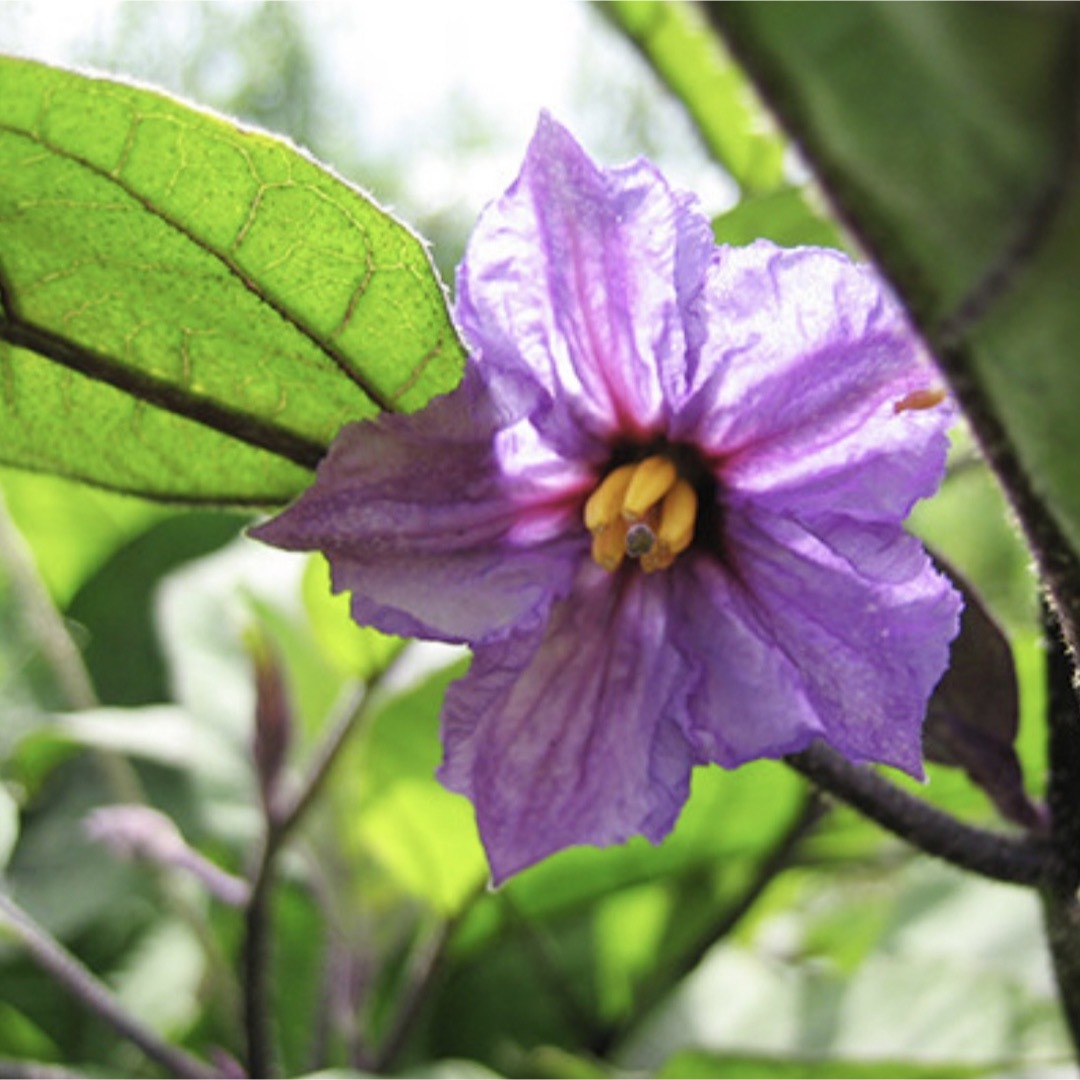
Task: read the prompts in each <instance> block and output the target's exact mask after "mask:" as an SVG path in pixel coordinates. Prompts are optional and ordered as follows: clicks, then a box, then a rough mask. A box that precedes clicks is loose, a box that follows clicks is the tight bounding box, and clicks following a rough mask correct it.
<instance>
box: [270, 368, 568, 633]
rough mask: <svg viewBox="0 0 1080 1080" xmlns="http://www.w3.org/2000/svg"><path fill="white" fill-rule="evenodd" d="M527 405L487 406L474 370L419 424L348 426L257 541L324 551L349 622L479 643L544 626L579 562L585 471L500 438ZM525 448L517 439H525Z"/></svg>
mask: <svg viewBox="0 0 1080 1080" xmlns="http://www.w3.org/2000/svg"><path fill="white" fill-rule="evenodd" d="M526 404H527V401H526V400H525V399H524V398H523V399H521V400H518V401H516V402H515V401H512V400H511V399H510V398H508V397H506V396H504V397H503V399H502V400H501V401H499V402H498V403H496V402H494V401H493V400H492V398H491V396H490V394H489V393H488V391H487V389H486V387H485V386H484V385H483V383H482V381H481V379H480V378H479V376H478V374H477V373H476V371H475V370H474V369H470V371H469V372H468V374H467V375H466V379H465V381H464V382H463V384H462V386H461V387H460V388H459V389H458V390H456V391H455V392H454V393H452V394H449V395H447V396H446V397H444V398H440V399H438V400H436V401H433V402H432V403H431V404H430V405H429V406H428V407H427V408H426V409H424V410H423V412H421V413H416V414H413V415H408V416H403V415H384V416H382V417H380V418H379V419H377V420H375V421H371V422H366V423H360V424H350V425H348V426H347V427H345V428H344V429H342V431H341V433H340V434H339V435H338V437H337V439H336V440H335V441H334V444H333V446H332V447H331V449H330V452H329V454H328V455H327V457H326V458H325V459H324V461H323V462H322V463H321V465H320V466H319V470H318V474H317V477H316V480H315V483H314V485H313V486H312V487H311V488H309V489H308V490H307V491H306V492H305V493H304V494H303V495H302V496H301V497H300V499H299V500H298V501H297V502H296V503H294V504H293V505H292V506H291V507H289V508H288V509H287V510H286V511H285V512H284V513H283V514H281V515H280V516H278V517H277V518H274V519H273V520H271V521H269V522H267V523H266V524H264V525H261V526H259V527H258V528H256V529H254V530H252V535H254V536H255V537H256V538H257V539H259V540H263V541H265V542H267V543H269V544H273V545H275V546H277V547H282V548H287V549H290V550H302V551H308V550H320V551H322V552H323V553H324V554H325V555H326V556H327V558H328V559H329V560H330V566H331V571H332V578H333V586H334V589H335V591H338V592H341V591H346V590H348V591H351V592H352V593H353V597H352V611H353V616H354V617H355V619H356V620H357V622H359V623H362V624H365V625H372V626H376V627H378V628H379V629H381V630H384V631H387V632H389V633H395V634H402V635H406V636H412V637H428V638H434V639H438V640H444V641H465V642H471V643H475V642H479V641H484V640H487V639H490V638H496V637H499V636H501V635H503V634H505V633H507V632H509V631H510V630H511V629H513V628H514V627H516V626H518V625H522V624H524V625H529V626H535V625H537V624H538V623H539V622H541V621H542V620H543V618H544V617H545V615H546V614H547V610H548V608H549V607H550V605H551V603H552V601H553V600H554V598H555V597H557V596H559V595H562V594H563V593H566V592H567V591H569V588H570V585H571V582H572V580H573V575H574V571H575V567H576V565H577V564H578V563H579V562H580V561H581V560H582V559H583V558H586V557H587V555H586V553H587V549H588V540H587V536H586V535H585V534H584V531H583V529H582V527H581V525H580V522H579V520H578V517H577V514H578V503H579V499H578V495H577V492H578V491H579V489H580V487H581V485H582V483H584V482H586V479H587V478H586V476H585V475H584V474H583V473H582V470H581V468H580V467H579V466H578V465H576V464H574V463H572V462H566V461H562V460H561V459H559V458H558V457H556V456H554V455H552V454H551V453H549V452H548V453H541V452H539V451H537V450H536V449H535V448H534V447H533V448H532V449H531V451H530V447H531V443H530V442H529V440H528V438H527V437H526V436H524V435H523V436H521V437H520V438H519V437H518V435H517V434H516V433H517V432H519V431H525V432H527V430H528V424H527V421H519V422H517V423H516V424H515V423H511V425H510V426H509V427H508V428H506V429H500V424H502V423H504V422H506V421H508V420H509V421H514V420H515V419H516V418H517V417H518V415H519V414H520V413H521V412H522V411H523V409H524V406H525V405H526ZM523 440H524V442H523Z"/></svg>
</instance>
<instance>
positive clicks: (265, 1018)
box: [242, 661, 395, 1076]
mask: <svg viewBox="0 0 1080 1080" xmlns="http://www.w3.org/2000/svg"><path fill="white" fill-rule="evenodd" d="M394 664H395V662H394V661H391V662H390V664H388V665H387V667H386V668H384V669H383V671H381V672H380V673H379V674H378V675H377V676H375V678H373V679H372V680H371V681H370V682H368V683H366V684H365V685H364V686H362V687H361V688H360V689H359V690H358V691H356V692H355V693H354V694H352V695H350V697H349V699H348V702H347V703H346V705H345V707H344V708H343V709H342V710H341V711H340V713H339V714H338V717H337V719H336V720H335V721H334V722H333V723H332V724H331V726H330V731H329V733H328V734H327V736H326V738H325V739H324V740H323V742H322V744H321V745H320V746H319V747H318V748H317V749H316V751H315V753H314V755H313V757H312V763H311V766H310V767H309V769H308V772H307V775H306V776H305V778H304V780H303V781H302V782H301V784H300V786H299V788H298V789H297V790H296V792H295V793H294V794H293V795H292V797H291V798H289V799H288V800H287V801H284V802H283V803H282V804H280V805H276V804H274V803H271V805H270V806H268V807H267V813H266V822H265V829H266V831H265V834H264V836H263V841H262V845H261V847H260V849H259V852H258V854H257V857H256V859H255V864H254V866H253V868H252V870H251V873H250V875H249V881H250V892H249V895H248V902H247V906H246V908H245V933H244V946H243V952H242V956H243V968H244V985H243V991H244V1031H245V1035H246V1041H247V1067H248V1072H249V1074H250V1075H251V1076H273V1075H275V1074H276V1071H277V1070H276V1063H275V1057H276V1054H275V1053H274V1051H273V1044H274V1032H273V1026H272V1024H271V1020H270V1017H271V1015H272V1000H271V998H272V995H271V984H270V933H271V922H272V920H271V911H270V892H271V889H272V887H273V884H274V877H275V875H274V864H275V860H276V858H277V854H278V852H279V851H280V850H281V847H282V845H283V844H284V842H285V840H286V838H287V837H288V835H289V833H290V832H292V830H293V829H294V828H296V826H297V825H298V824H299V823H300V821H301V819H302V818H303V816H304V815H305V813H306V812H307V810H308V809H309V808H310V807H311V805H312V804H313V803H314V801H315V799H316V797H317V795H318V794H319V792H320V791H321V790H322V789H323V787H324V785H325V784H326V781H327V780H328V779H329V776H330V773H331V771H332V769H333V767H334V765H335V764H336V762H337V761H338V759H339V757H340V755H341V750H342V748H343V747H344V746H345V744H346V742H347V741H348V739H349V737H350V736H351V735H352V734H354V733H355V732H356V731H357V730H358V729H359V728H360V727H361V726H362V725H363V723H364V722H365V721H366V720H368V719H370V717H371V715H372V709H371V703H372V701H373V700H374V698H375V691H376V689H377V688H378V686H379V685H380V684H381V683H382V682H383V680H384V679H386V677H387V676H388V675H389V674H390V672H391V671H392V670H393V668H394Z"/></svg>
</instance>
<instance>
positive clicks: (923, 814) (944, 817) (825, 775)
mask: <svg viewBox="0 0 1080 1080" xmlns="http://www.w3.org/2000/svg"><path fill="white" fill-rule="evenodd" d="M784 760H785V761H786V762H787V763H788V764H789V765H790V766H791V767H792V768H793V769H796V770H797V771H798V772H800V773H802V774H803V775H804V776H806V777H807V778H808V779H810V780H812V781H813V782H814V783H815V784H816V785H817V786H818V787H819V788H821V789H822V790H823V791H826V792H828V793H829V794H830V795H834V796H836V797H837V798H838V799H840V800H842V801H843V802H846V803H848V804H849V805H850V806H853V807H854V808H855V809H856V810H858V811H859V812H860V813H862V814H864V815H865V816H866V817H868V818H870V819H871V820H872V821H876V822H877V823H878V824H879V825H881V826H883V827H884V828H886V829H888V830H889V831H890V832H892V833H895V834H896V835H897V836H899V837H900V838H901V839H902V840H906V841H907V842H908V843H909V844H912V845H913V846H914V847H917V848H919V849H920V850H921V851H924V852H926V854H928V855H933V856H936V857H937V858H939V859H944V860H945V861H946V862H950V863H952V864H953V865H954V866H958V867H960V868H961V869H963V870H969V871H971V872H973V873H976V874H981V875H982V876H983V877H988V878H992V879H993V880H995V881H1003V882H1007V883H1009V884H1012V885H1026V886H1029V887H1031V886H1039V885H1041V884H1042V883H1043V882H1044V881H1045V880H1046V878H1047V875H1048V874H1049V873H1050V869H1051V851H1050V847H1049V845H1048V843H1047V842H1046V841H1045V840H1043V839H1041V838H1039V837H1036V836H1034V835H1029V836H1009V835H1006V834H1005V833H999V832H992V831H990V830H989V829H981V828H977V827H976V826H974V825H967V824H965V823H964V822H961V821H958V820H957V819H956V818H954V817H952V816H950V815H949V814H947V813H945V812H944V811H942V810H939V809H937V807H935V806H931V805H930V804H929V803H927V802H923V800H922V799H918V798H915V797H914V796H913V795H909V794H908V793H907V792H906V791H904V790H902V789H901V788H898V787H897V786H896V785H895V784H892V783H890V782H889V781H888V780H886V779H885V778H884V777H883V776H881V775H880V774H878V773H876V772H874V771H873V770H872V769H870V768H868V767H866V766H863V765H855V764H852V762H850V761H848V760H847V759H846V758H844V757H842V756H841V755H840V754H838V753H836V752H835V751H834V750H831V749H830V748H829V747H827V746H825V745H824V744H822V743H815V744H813V745H812V746H811V747H810V748H809V749H808V750H804V751H803V752H802V753H800V754H789V755H788V756H787V757H786V758H785V759H784Z"/></svg>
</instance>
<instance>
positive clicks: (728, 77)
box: [597, 0, 786, 195]
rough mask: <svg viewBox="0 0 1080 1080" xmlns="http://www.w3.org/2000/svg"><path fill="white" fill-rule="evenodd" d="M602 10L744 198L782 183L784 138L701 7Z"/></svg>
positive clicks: (654, 0) (619, 5) (661, 3)
mask: <svg viewBox="0 0 1080 1080" xmlns="http://www.w3.org/2000/svg"><path fill="white" fill-rule="evenodd" d="M597 10H598V11H600V13H601V14H603V15H606V16H607V17H608V18H609V19H610V20H611V21H612V22H613V23H615V25H616V26H618V27H619V28H620V29H621V30H622V31H623V32H624V33H625V34H626V35H627V37H629V38H630V40H631V41H632V42H633V43H634V44H635V45H636V46H637V47H638V48H639V49H640V50H641V52H642V53H643V54H644V55H645V58H646V59H647V60H648V61H649V63H650V64H652V66H653V69H654V70H655V71H656V73H657V75H659V76H660V78H661V79H663V81H664V82H665V83H666V84H667V85H668V86H669V87H670V88H671V90H672V92H673V93H674V94H675V95H676V97H678V98H679V99H680V100H681V101H682V103H683V104H684V105H685V106H686V108H687V110H688V111H689V113H690V116H691V118H692V119H693V121H694V123H695V124H696V125H697V128H698V131H699V133H700V134H701V137H702V139H703V140H704V141H705V145H706V146H707V147H708V149H709V152H710V153H711V154H712V155H713V157H715V158H716V160H717V161H718V162H720V164H721V165H723V166H724V168H725V169H726V170H727V171H728V173H729V174H730V175H731V177H732V179H733V180H735V182H736V183H737V184H738V185H739V187H740V188H742V190H743V192H744V194H747V195H756V194H764V193H766V192H769V191H772V190H774V189H775V188H778V187H779V186H780V185H781V184H782V183H783V179H784V175H783V164H784V151H785V147H786V143H785V141H784V139H783V138H782V137H780V136H779V135H778V134H777V132H776V131H775V130H773V128H772V125H771V123H770V122H769V119H768V117H767V116H766V115H765V114H764V113H763V111H762V109H761V108H760V106H759V105H758V104H757V102H756V100H755V99H754V96H753V91H752V90H751V88H750V86H749V84H748V82H747V80H746V77H745V76H744V75H743V73H742V71H741V70H740V69H739V67H738V65H737V64H735V63H734V61H733V60H732V59H731V57H730V56H728V55H727V52H726V50H724V49H723V48H722V47H721V46H720V45H719V44H718V43H717V41H716V40H715V38H714V37H713V36H712V35H711V34H710V33H709V32H708V29H707V27H706V25H705V23H704V21H703V20H702V19H701V17H700V16H699V15H698V12H697V10H696V8H695V7H694V6H692V5H690V4H687V3H670V2H665V0H647V2H642V0H609V2H608V3H602V4H598V5H597Z"/></svg>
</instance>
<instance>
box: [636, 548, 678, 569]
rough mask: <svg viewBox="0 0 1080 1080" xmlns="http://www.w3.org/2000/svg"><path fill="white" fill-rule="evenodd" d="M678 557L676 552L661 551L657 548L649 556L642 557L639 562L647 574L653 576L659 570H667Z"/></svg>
mask: <svg viewBox="0 0 1080 1080" xmlns="http://www.w3.org/2000/svg"><path fill="white" fill-rule="evenodd" d="M677 557H678V556H676V554H675V552H674V551H661V550H660V548H655V549H654V550H653V551H650V552H649V554H648V555H642V557H641V559H640V560H639V562H640V563H641V569H642V570H644V571H645V573H646V574H652V573H654V572H655V571H657V570H666V569H667V568H668V567H669V566H671V565H672V564H673V563H674V562H675V559H676V558H677Z"/></svg>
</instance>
